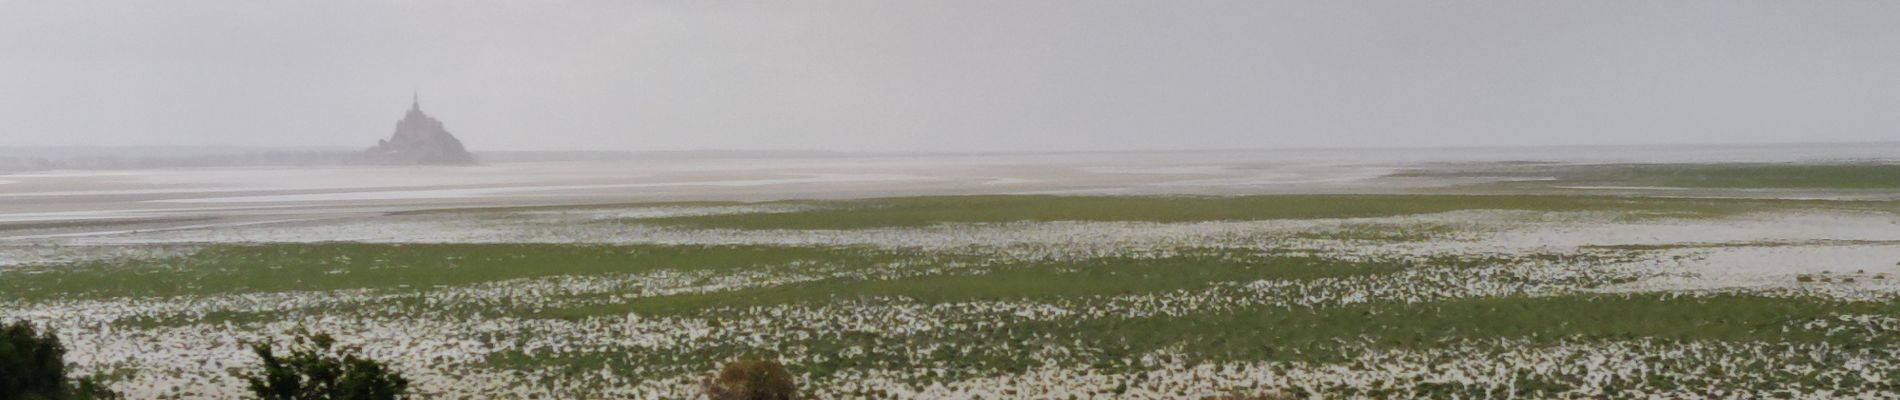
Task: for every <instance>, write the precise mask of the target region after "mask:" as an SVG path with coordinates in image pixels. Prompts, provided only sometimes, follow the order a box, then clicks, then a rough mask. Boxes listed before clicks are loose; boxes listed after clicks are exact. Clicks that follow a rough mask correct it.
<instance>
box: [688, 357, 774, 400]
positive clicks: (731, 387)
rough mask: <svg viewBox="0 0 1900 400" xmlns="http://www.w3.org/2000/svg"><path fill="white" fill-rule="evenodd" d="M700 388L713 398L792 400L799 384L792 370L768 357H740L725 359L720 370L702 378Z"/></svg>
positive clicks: (729, 399) (726, 399) (731, 399)
mask: <svg viewBox="0 0 1900 400" xmlns="http://www.w3.org/2000/svg"><path fill="white" fill-rule="evenodd" d="M700 389H701V390H703V391H705V392H706V397H708V398H711V399H713V400H792V399H796V398H798V384H797V383H795V382H793V381H792V373H791V371H786V370H785V367H784V366H781V365H779V364H778V363H776V362H772V361H768V360H757V359H753V360H738V361H733V362H730V363H726V366H725V367H724V368H720V369H719V374H718V375H714V376H713V377H709V378H706V380H704V381H701V382H700Z"/></svg>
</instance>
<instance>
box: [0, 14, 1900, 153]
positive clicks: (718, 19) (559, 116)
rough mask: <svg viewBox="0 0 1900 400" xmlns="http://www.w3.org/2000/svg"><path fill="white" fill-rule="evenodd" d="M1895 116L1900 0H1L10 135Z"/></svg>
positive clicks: (1834, 131)
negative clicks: (417, 98) (411, 120)
mask: <svg viewBox="0 0 1900 400" xmlns="http://www.w3.org/2000/svg"><path fill="white" fill-rule="evenodd" d="M412 89H418V90H420V91H421V92H422V103H423V108H424V110H425V111H428V112H430V113H431V114H433V115H435V116H437V117H439V118H441V119H443V121H444V122H445V123H446V124H447V126H448V128H449V130H450V131H451V132H454V133H455V134H456V135H457V136H459V137H461V139H462V140H463V141H464V142H465V143H467V144H468V145H469V146H470V147H471V148H472V149H475V150H478V151H481V150H489V151H493V150H517V149H518V150H679V149H817V150H841V151H884V150H899V151H919V150H921V151H964V150H1015V151H1041V150H1111V149H1205V148H1236V147H1248V148H1256V147H1257V148H1280V147H1335V146H1343V147H1350V146H1379V147H1384V146H1472V145H1542V144H1644V143H1760V142H1812V141H1893V140H1900V1H1848V0H1840V1H1773V2H1768V1H1728V0H1724V1H1648V0H1645V1H1568V2H1554V1H1261V0H1253V1H1211V0H1196V1H1159V0H1156V1H1105V0H1077V1H1057V0H1035V1H1021V0H1007V1H890V0H867V1H760V2H727V1H680V2H639V1H566V2H559V1H534V2H530V1H443V2H412V1H386V2H383V1H377V2H365V1H320V2H317V1H312V2H288V1H285V2H268V1H189V0H168V1H125V2H107V1H98V2H94V1H84V2H80V1H0V146H7V145H120V144H172V145H221V144H222V145H241V146H368V145H371V144H374V143H375V142H376V140H377V139H379V138H382V137H386V136H387V135H388V134H389V133H390V132H391V131H392V130H393V124H394V123H395V121H396V120H397V119H398V118H399V117H401V114H402V111H403V110H404V109H405V108H406V107H407V106H408V103H409V95H410V91H411V90H412Z"/></svg>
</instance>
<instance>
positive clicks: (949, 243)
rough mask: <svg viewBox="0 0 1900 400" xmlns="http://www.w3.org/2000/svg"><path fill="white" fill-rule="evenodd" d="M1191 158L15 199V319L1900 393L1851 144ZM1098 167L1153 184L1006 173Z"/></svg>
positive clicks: (1157, 384) (1590, 387) (969, 377)
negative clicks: (1728, 162) (400, 197)
mask: <svg viewBox="0 0 1900 400" xmlns="http://www.w3.org/2000/svg"><path fill="white" fill-rule="evenodd" d="M1064 162H1068V163H1072V164H1073V163H1074V162H1073V160H1070V161H1064ZM1050 163H1054V164H1060V163H1057V162H1050ZM1080 164H1090V163H1080ZM1188 164H1193V165H1181V163H1167V162H1147V163H1136V165H1132V166H1120V167H1113V166H1092V167H1091V166H1086V165H1076V166H1072V167H1073V168H1071V167H1063V168H1061V169H1062V170H1064V171H1067V172H1060V173H1057V172H1050V170H1034V169H1016V170H1011V171H1013V173H1010V174H996V173H992V172H997V171H995V170H984V168H983V167H970V168H968V169H966V170H964V171H965V172H967V173H963V172H958V173H942V172H935V173H923V172H916V171H912V172H916V173H890V174H887V172H890V171H879V172H876V173H871V174H869V175H861V176H867V177H871V178H865V179H841V178H822V177H825V176H832V177H835V176H836V175H824V174H826V172H810V174H811V175H810V176H812V177H820V178H797V177H780V178H776V179H781V180H779V181H756V182H762V183H758V184H757V186H751V185H742V186H719V185H699V186H694V187H696V188H698V189H697V190H702V192H694V193H674V194H669V195H667V196H657V197H653V198H648V197H641V196H617V195H615V193H618V192H617V191H620V190H626V189H630V188H636V187H642V186H596V187H592V188H591V189H586V190H594V191H595V192H589V194H585V195H575V194H572V193H568V194H562V195H560V196H554V197H559V198H561V199H565V200H567V201H566V202H571V203H589V204H584V205H569V204H542V203H543V202H540V201H528V200H522V199H520V198H512V199H510V200H506V201H501V200H496V199H492V198H483V199H477V200H471V199H470V198H468V196H476V197H481V196H487V195H489V194H495V193H514V194H523V193H534V192H547V193H541V194H545V195H552V194H559V193H566V192H563V191H565V190H570V189H572V188H564V189H550V190H541V189H519V188H516V189H505V190H502V189H476V191H471V192H454V193H449V192H441V193H447V194H445V195H444V196H445V197H433V196H422V197H417V198H411V199H409V200H416V201H418V202H417V203H404V202H396V203H390V204H384V203H378V202H364V201H366V200H365V199H363V198H351V199H344V200H338V201H337V203H334V204H333V203H332V202H331V201H330V200H328V199H327V198H325V199H314V198H303V199H302V200H297V201H299V203H296V204H294V205H284V204H231V205H230V207H248V208H221V207H224V206H205V204H212V203H203V202H200V204H199V205H198V206H195V207H178V208H173V207H177V204H178V203H180V201H176V200H178V199H202V198H218V199H227V200H229V199H236V200H231V201H232V202H234V203H244V202H262V203H270V202H274V201H277V200H283V199H287V198H278V197H257V196H306V195H308V196H330V195H331V194H329V193H330V192H326V190H330V189H317V188H305V189H298V190H294V191H290V192H268V191H264V192H260V191H257V190H253V189H244V190H234V191H231V192H216V193H219V194H217V195H215V196H205V195H203V193H191V192H188V191H187V192H179V193H154V192H138V193H130V194H128V193H118V194H113V195H111V196H107V197H110V198H91V197H87V198H83V199H82V200H84V199H90V200H86V201H93V202H97V203H96V204H106V203H111V202H118V203H119V204H120V205H121V206H122V207H118V208H116V210H117V211H112V210H106V211H101V212H105V213H108V214H112V213H118V214H114V215H110V217H111V218H106V219H104V220H103V221H100V220H98V219H92V218H65V217H67V216H70V215H65V214H50V215H52V216H53V217H59V218H50V219H48V220H45V221H41V220H37V219H29V218H26V217H21V218H18V219H20V220H22V221H26V220H33V221H35V222H33V223H31V224H27V223H16V224H14V225H0V236H5V237H6V239H5V240H4V241H0V320H11V319H25V320H29V321H33V322H36V323H41V324H45V325H49V326H52V327H54V328H57V329H58V332H59V335H60V336H61V338H62V339H64V340H65V341H66V342H67V343H68V346H69V347H70V348H71V351H72V353H71V356H70V360H71V361H72V362H73V363H74V364H75V367H76V368H78V369H79V370H81V371H83V372H85V373H89V374H99V375H100V376H104V377H106V378H107V379H106V381H107V382H109V383H110V385H111V387H112V388H114V389H116V390H119V391H121V392H124V393H127V394H129V395H131V396H133V397H135V398H234V397H238V396H239V395H241V394H242V393H243V387H242V381H241V380H238V379H235V378H234V377H233V376H232V375H231V371H232V370H234V369H236V368H241V367H245V366H248V365H251V363H254V362H256V361H255V360H253V359H252V357H251V356H250V353H249V349H248V348H246V347H245V343H253V342H257V341H267V340H284V339H285V338H286V337H287V336H286V335H287V334H288V332H290V331H292V330H294V329H297V328H300V327H301V328H308V329H313V330H320V331H329V332H333V333H336V334H337V337H338V339H339V340H341V341H342V342H344V343H346V344H350V345H360V346H361V347H362V348H363V349H364V352H365V354H366V355H368V356H371V357H373V358H377V359H382V360H387V361H389V362H390V363H392V364H393V365H394V366H396V367H397V368H399V369H400V370H401V371H402V372H403V373H404V374H406V375H407V376H409V377H411V379H413V380H414V381H415V389H416V390H417V391H418V392H419V393H421V394H425V395H429V396H432V397H437V396H439V397H447V398H689V397H693V396H696V395H697V390H698V387H697V382H698V379H699V378H700V377H702V376H705V375H706V374H707V373H709V372H710V371H712V370H713V369H714V368H715V367H716V365H717V364H718V363H720V362H722V361H725V360H729V359H732V358H735V357H742V356H759V357H769V358H773V359H776V360H779V361H780V362H782V363H784V364H785V365H787V366H788V367H789V368H790V369H791V370H792V371H793V372H794V373H795V374H797V375H798V376H799V378H800V381H801V382H804V383H805V388H806V389H807V391H808V392H810V393H811V394H812V395H815V396H817V397H820V398H1070V397H1075V398H1157V399H1159V398H1199V397H1205V396H1216V395H1234V394H1240V395H1253V394H1274V393H1277V394H1286V395H1292V396H1316V397H1320V398H1360V397H1363V398H1391V397H1440V398H1443V397H1463V398H1600V397H1645V398H1756V397H1787V398H1887V397H1893V396H1896V395H1900V392H1897V391H1896V388H1900V385H1897V384H1900V375H1895V373H1894V372H1893V371H1896V370H1900V369H1896V368H1895V367H1896V365H1895V364H1896V363H1900V350H1895V349H1896V348H1897V347H1895V346H1894V345H1895V344H1896V343H1897V342H1900V331H1897V330H1900V319H1897V318H1900V303H1896V297H1897V296H1896V295H1897V294H1900V203H1896V202H1895V201H1894V200H1893V198H1894V197H1893V196H1894V195H1895V194H1894V193H1891V192H1889V191H1887V190H1888V189H1886V188H1885V186H1883V185H1881V184H1876V183H1870V182H1871V181H1869V180H1866V179H1849V178H1843V174H1847V175H1853V174H1858V172H1853V171H1849V172H1843V171H1844V169H1843V168H1845V167H1825V168H1807V167H1800V168H1792V169H1785V170H1777V171H1779V172H1775V173H1772V174H1767V175H1765V176H1770V177H1771V178H1772V179H1768V180H1765V181H1761V182H1755V183H1749V182H1747V181H1745V180H1741V179H1740V178H1736V177H1737V176H1738V175H1735V174H1730V173H1728V172H1726V171H1727V170H1724V169H1721V168H1720V167H1711V166H1708V165H1718V166H1719V165H1725V164H1697V165H1696V166H1684V167H1679V168H1675V169H1670V170H1669V171H1671V172H1670V173H1669V176H1672V177H1675V178H1673V179H1678V180H1680V179H1682V178H1681V177H1682V176H1683V175H1682V172H1681V171H1716V172H1710V173H1709V174H1710V175H1711V176H1716V177H1720V178H1721V179H1722V180H1720V181H1709V180H1698V181H1699V182H1717V183H1709V184H1707V185H1705V186H1708V187H1703V188H1696V189H1695V190H1693V191H1692V192H1693V193H1691V194H1696V195H1695V196H1684V195H1683V193H1680V192H1682V191H1680V190H1671V191H1666V192H1667V193H1666V194H1665V193H1660V192H1665V191H1656V192H1658V193H1649V192H1644V193H1621V194H1614V195H1605V194H1585V193H1575V192H1573V191H1572V190H1573V189H1565V188H1562V187H1557V186H1572V183H1575V182H1586V181H1587V183H1592V184H1595V183H1603V182H1599V181H1608V180H1614V179H1624V180H1626V181H1628V182H1629V183H1630V184H1629V185H1620V186H1629V187H1640V186H1646V185H1652V184H1656V183H1658V182H1662V181H1660V179H1661V178H1650V177H1647V175H1644V174H1645V173H1646V172H1645V171H1653V170H1654V169H1653V168H1657V167H1641V168H1622V169H1616V170H1615V171H1617V172H1615V173H1606V172H1602V169H1601V168H1607V167H1588V168H1584V167H1577V168H1584V169H1581V170H1575V171H1572V170H1549V169H1539V170H1536V171H1537V172H1538V173H1544V174H1549V175H1551V176H1552V178H1553V179H1557V180H1556V181H1525V180H1522V179H1523V178H1525V177H1526V176H1527V175H1526V174H1527V173H1526V172H1523V168H1524V167H1521V166H1516V165H1514V164H1495V165H1489V166H1480V167H1473V166H1472V165H1474V164H1458V166H1456V167H1455V168H1453V167H1445V166H1430V165H1423V164H1408V163H1406V162H1402V161H1393V162H1385V163H1379V164H1380V165H1379V166H1377V167H1371V166H1363V165H1361V166H1350V167H1345V168H1339V169H1327V168H1324V167H1311V166H1309V167H1302V168H1295V169H1292V170H1283V171H1266V170H1262V171H1261V172H1249V171H1252V170H1251V169H1249V168H1239V167H1234V166H1232V165H1228V166H1220V167H1215V166H1210V165H1211V164H1197V163H1188ZM893 165H908V164H901V163H893ZM1434 165H1436V164H1434ZM1111 167H1113V168H1111ZM734 168H737V169H744V168H745V167H744V166H738V167H734ZM812 168H813V169H814V170H816V169H822V168H820V167H812ZM905 168H908V167H905ZM1253 168H1256V169H1259V168H1265V167H1259V166H1256V167H1253ZM1539 168H1545V167H1539ZM1742 168H1745V169H1746V170H1749V171H1758V170H1759V168H1762V167H1759V166H1755V165H1752V164H1751V165H1749V166H1746V167H1742ZM1869 168H1873V169H1871V171H1874V173H1876V174H1884V173H1886V172H1885V171H1886V169H1884V168H1886V167H1869ZM898 169H903V168H898ZM1319 170H1325V171H1323V172H1315V171H1319ZM1033 171H1042V172H1033ZM1364 171H1378V172H1376V173H1371V174H1367V175H1364V176H1361V175H1357V174H1360V173H1363V172H1364ZM1408 171H1409V172H1408ZM1474 171H1480V172H1474ZM1630 171H1635V172H1630ZM299 173H315V172H299ZM325 173H327V172H325ZM442 173H443V172H433V171H432V172H428V174H442ZM1696 173H1701V172H1696ZM167 174H170V173H167ZM246 174H249V173H242V174H236V175H238V176H248V175H246ZM654 174H659V175H665V174H666V172H664V171H660V172H654ZM1062 174H1070V175H1062ZM1076 174H1080V175H1076ZM1248 174H1252V175H1257V176H1256V177H1254V178H1249V177H1247V176H1242V175H1248ZM1288 174H1293V175H1301V176H1307V177H1311V178H1312V179H1305V178H1297V179H1296V178H1288V176H1290V175H1288ZM1627 174H1634V175H1630V176H1636V177H1637V178H1625V175H1627ZM1804 174H1822V175H1826V176H1828V177H1829V178H1827V179H1806V178H1803V176H1805V175H1804ZM160 175H164V174H160ZM186 175H189V174H186ZM952 175H955V176H952ZM999 175H1000V176H999ZM103 176H105V175H100V177H94V178H89V179H108V178H104V177H103ZM642 176H652V175H651V174H648V175H642ZM893 176H906V177H916V176H923V177H925V178H922V179H912V178H904V179H897V178H892V177H893ZM1855 176H1858V175H1855ZM1876 176H1884V175H1876ZM1328 177H1339V180H1337V181H1335V180H1333V179H1331V178H1328ZM200 178H202V177H200ZM873 178H875V179H873ZM9 179H10V180H15V181H19V182H18V183H11V184H8V185H7V186H9V187H20V186H25V187H28V188H29V189H22V190H32V189H30V188H32V187H41V188H45V187H50V186H51V185H50V184H48V182H46V181H41V180H38V179H41V178H38V177H34V176H26V177H21V178H17V179H16V178H9ZM113 179H117V178H113ZM164 179H167V180H171V181H178V180H189V179H185V178H179V177H176V176H171V177H167V178H164ZM190 179H199V178H190ZM247 179H248V178H247ZM480 179H481V180H482V181H481V182H468V183H467V184H468V185H475V186H479V185H484V184H495V182H494V181H491V180H492V179H502V180H505V177H503V178H480ZM642 179H644V178H642ZM733 179H741V178H738V177H720V178H718V179H715V180H714V181H730V180H733ZM744 179H754V178H744ZM997 179H1015V180H1012V181H1007V182H1010V183H1008V184H995V183H994V182H995V181H996V180H997ZM1129 179H1134V180H1135V181H1129ZM1421 179H1423V180H1421ZM1470 179H1479V180H1484V182H1479V183H1472V182H1471V181H1470ZM749 181H750V180H749ZM1080 181H1089V182H1093V183H1089V184H1078V185H1076V187H1074V188H1079V189H1089V190H1103V189H1106V190H1112V191H1118V192H1124V194H1121V195H1113V196H1106V195H1092V196H1066V195H1033V194H1022V193H1015V192H1011V191H1014V190H1018V189H1022V190H1024V191H1025V192H1039V191H1046V190H1055V189H1062V188H1063V187H1062V186H1061V185H1057V184H1052V183H1049V182H1080ZM1269 181H1271V182H1269ZM1425 181H1429V182H1427V183H1420V182H1425ZM1790 181H1799V182H1803V184H1802V185H1789V184H1785V182H1790ZM1210 182H1212V183H1210ZM1234 182H1242V183H1234ZM1261 182H1268V183H1261ZM1392 182H1412V183H1411V184H1405V185H1398V186H1393V187H1386V186H1387V185H1386V183H1392ZM1525 182H1534V183H1525ZM1550 182H1556V183H1550ZM1830 182H1832V183H1830ZM370 183H372V184H373V185H371V186H375V187H374V188H368V189H361V190H365V191H366V192H367V193H382V194H387V193H391V192H392V189H390V187H408V186H404V185H406V184H401V185H399V184H396V183H391V181H390V180H383V181H374V182H370ZM1607 183H1612V184H1614V183H1616V182H1607ZM1664 183H1666V182H1664ZM75 184H76V185H83V184H84V183H83V182H82V183H75ZM634 184H636V183H633V182H627V183H618V184H606V183H599V182H595V183H588V185H634ZM35 185H38V186H35ZM576 185H580V184H578V183H577V184H576ZM912 185H924V186H912ZM929 185H945V186H929ZM1197 185H1220V186H1219V188H1218V189H1210V188H1212V187H1213V186H1197ZM1249 185H1265V186H1271V187H1272V188H1271V189H1264V190H1260V191H1261V192H1264V193H1253V194H1235V193H1228V192H1230V191H1239V192H1246V191H1248V189H1246V188H1247V187H1250V186H1249ZM1275 185H1278V186H1275ZM1302 185H1306V186H1302ZM1315 185H1316V186H1315ZM1415 185H1423V186H1415ZM1816 185H1820V186H1826V187H1815V186H1816ZM1829 185H1832V186H1829ZM872 186H876V189H875V190H873V189H870V188H871V187H872ZM1015 186H1029V187H1021V188H1013V187H1015ZM644 187H646V188H659V189H666V188H676V187H677V186H666V185H657V186H644ZM983 187H991V188H990V189H972V188H983ZM996 187H1002V188H1003V189H996ZM834 188H835V189H837V191H836V192H827V191H828V190H830V189H834ZM1182 188H1198V189H1193V190H1185V189H1182ZM733 189H745V190H753V189H759V190H764V189H769V190H770V192H769V193H768V192H733V191H728V190H733ZM860 189H863V190H866V191H863V192H859V191H857V190H860ZM1283 189H1284V191H1288V192H1289V193H1282V192H1281V191H1282V190H1283ZM1704 189H1706V190H1709V191H1707V192H1702V191H1700V190H1704ZM1755 189H1761V190H1764V191H1757V192H1752V193H1754V194H1756V195H1752V196H1750V195H1745V194H1748V193H1751V192H1744V191H1737V190H1755ZM1766 189H1775V191H1766ZM62 190H66V189H62ZM84 190H87V191H96V190H105V189H100V188H91V189H84ZM404 190H406V189H404ZM419 190H450V189H441V188H434V189H419ZM455 190H460V189H455ZM966 190H969V191H976V193H963V191H966ZM999 190H1000V191H1004V193H994V192H997V191H999ZM912 191H915V192H914V193H913V192H912ZM942 191H949V192H953V193H954V194H956V195H936V194H939V193H938V192H942ZM985 191H987V192H991V193H984V192H985ZM1149 191H1152V192H1149ZM477 192H479V193H477ZM429 193H437V192H429ZM471 193H476V194H471ZM802 193H833V194H839V193H843V194H842V195H825V196H807V195H801V194H802ZM862 194H888V195H892V196H861V195H862ZM379 195H380V194H379ZM675 195H677V196H675ZM61 196H65V195H61ZM85 196H92V195H85ZM100 196H105V195H100ZM124 196H133V197H124ZM170 196H177V197H170ZM561 196H566V197H561ZM755 196H756V197H755ZM344 197H348V196H344ZM359 197H360V196H359ZM622 197H625V198H622ZM865 197H873V198H865ZM15 199H38V197H34V196H25V195H21V196H16V197H15ZM606 199H620V200H626V201H601V200H606ZM14 201H23V202H24V203H20V204H23V205H30V206H32V207H37V208H43V209H42V210H39V211H32V212H34V213H42V214H38V215H47V214H44V213H59V212H75V211H73V210H62V209H60V208H61V207H66V206H64V205H58V204H52V203H49V202H46V201H44V200H14ZM224 201H225V200H220V201H219V202H218V203H220V204H221V203H222V202H224ZM125 202H133V203H137V204H142V205H143V206H142V207H143V208H141V207H132V206H126V205H125V204H123V203H125ZM73 207H78V206H73ZM23 208H24V207H23ZM142 210H143V211H142ZM150 210H160V211H150ZM9 211H13V210H9ZM25 213H27V211H20V212H17V214H25ZM132 216H138V217H139V218H137V219H128V218H131V217H132ZM74 221H80V222H74Z"/></svg>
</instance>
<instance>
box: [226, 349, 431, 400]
mask: <svg viewBox="0 0 1900 400" xmlns="http://www.w3.org/2000/svg"><path fill="white" fill-rule="evenodd" d="M251 350H252V351H253V352H256V353H257V356H258V357H259V358H262V359H263V361H264V362H263V371H261V372H259V373H256V374H250V375H245V376H243V378H244V380H245V381H246V382H248V383H249V387H250V389H251V393H252V394H255V395H257V397H258V398H260V399H264V400H387V399H399V398H404V397H406V396H405V394H404V392H405V391H407V390H408V389H409V380H408V379H404V378H403V377H402V374H400V373H397V372H396V371H394V370H391V369H389V367H388V366H385V365H383V364H382V363H380V362H377V361H376V360H371V359H367V358H363V357H360V356H358V355H356V352H357V351H358V349H356V348H352V347H339V346H337V345H336V340H335V339H333V338H331V337H330V335H326V334H320V333H319V334H309V333H299V334H298V335H297V337H296V339H294V342H293V343H292V344H291V345H290V346H289V350H290V354H289V356H287V357H278V356H277V354H276V352H275V349H273V348H271V345H270V344H269V343H260V344H256V345H252V346H251Z"/></svg>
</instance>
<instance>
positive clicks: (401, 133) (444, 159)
mask: <svg viewBox="0 0 1900 400" xmlns="http://www.w3.org/2000/svg"><path fill="white" fill-rule="evenodd" d="M363 159H364V161H365V162H367V163H372V164H395V165H473V164H475V156H474V155H473V154H469V153H468V150H467V149H464V148H463V147H462V141H460V140H456V139H455V135H451V134H449V131H448V130H447V129H444V128H442V121H441V120H438V119H435V117H431V116H429V115H428V114H424V113H422V102H421V100H420V99H419V98H415V99H411V103H410V106H409V113H408V114H404V115H403V117H402V120H401V121H396V134H394V135H391V136H390V137H389V139H385V140H380V141H377V143H376V147H371V148H369V150H368V151H366V152H365V153H364V158H363Z"/></svg>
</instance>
